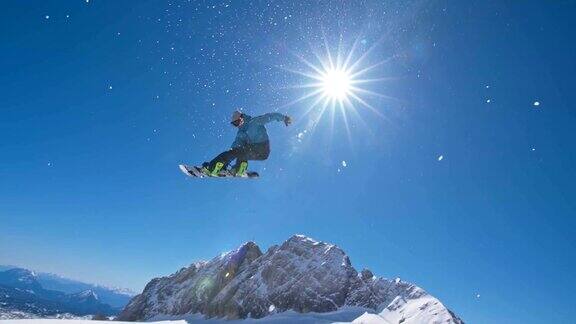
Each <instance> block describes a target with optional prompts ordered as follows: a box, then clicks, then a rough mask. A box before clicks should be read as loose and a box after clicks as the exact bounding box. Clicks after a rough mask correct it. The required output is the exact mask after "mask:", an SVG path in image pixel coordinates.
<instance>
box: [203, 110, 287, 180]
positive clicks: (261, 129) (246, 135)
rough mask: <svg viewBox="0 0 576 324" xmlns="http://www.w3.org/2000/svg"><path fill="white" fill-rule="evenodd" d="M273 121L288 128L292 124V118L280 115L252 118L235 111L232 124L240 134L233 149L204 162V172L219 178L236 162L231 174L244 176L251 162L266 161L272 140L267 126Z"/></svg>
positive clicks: (273, 114) (271, 114) (269, 114)
mask: <svg viewBox="0 0 576 324" xmlns="http://www.w3.org/2000/svg"><path fill="white" fill-rule="evenodd" d="M271 121H282V122H284V124H285V125H286V126H288V125H290V124H291V123H292V118H290V117H289V116H286V115H282V114H280V113H268V114H264V115H262V116H257V117H252V116H250V115H247V114H245V113H242V112H240V111H234V113H232V120H231V122H230V123H231V124H232V125H233V126H234V127H237V128H238V133H237V134H236V139H235V140H234V143H232V148H231V149H229V150H227V151H225V152H222V153H220V154H219V155H218V156H216V157H215V158H214V159H213V160H212V161H210V162H204V163H203V164H202V172H203V173H205V174H208V175H211V176H218V174H219V173H220V171H222V170H226V169H227V168H228V165H229V164H230V162H232V161H233V160H236V163H235V165H234V166H233V167H232V169H230V173H231V174H233V175H235V176H242V175H244V174H245V173H246V170H247V168H248V161H249V160H259V161H262V160H266V159H267V158H268V156H269V155H270V140H269V139H268V133H267V132H266V127H265V125H266V124H267V123H269V122H271Z"/></svg>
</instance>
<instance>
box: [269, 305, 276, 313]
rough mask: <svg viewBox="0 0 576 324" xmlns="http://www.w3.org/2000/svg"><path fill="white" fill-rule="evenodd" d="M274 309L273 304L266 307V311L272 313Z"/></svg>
mask: <svg viewBox="0 0 576 324" xmlns="http://www.w3.org/2000/svg"><path fill="white" fill-rule="evenodd" d="M275 310H276V306H274V305H270V307H268V312H270V313H272V312H274V311H275Z"/></svg>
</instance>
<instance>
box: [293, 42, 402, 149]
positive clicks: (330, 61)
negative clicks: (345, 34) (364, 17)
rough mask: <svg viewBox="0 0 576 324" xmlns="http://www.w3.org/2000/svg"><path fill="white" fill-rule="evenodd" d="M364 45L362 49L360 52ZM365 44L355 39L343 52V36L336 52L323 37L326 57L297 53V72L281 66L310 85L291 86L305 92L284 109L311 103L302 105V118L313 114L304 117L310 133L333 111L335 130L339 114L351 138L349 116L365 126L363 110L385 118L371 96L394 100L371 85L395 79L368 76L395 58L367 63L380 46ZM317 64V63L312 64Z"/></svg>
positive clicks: (332, 118) (315, 53)
mask: <svg viewBox="0 0 576 324" xmlns="http://www.w3.org/2000/svg"><path fill="white" fill-rule="evenodd" d="M360 44H362V45H361V46H362V49H359V47H360ZM364 45H365V41H364V40H362V39H361V38H358V39H356V41H355V42H354V43H353V45H352V46H351V48H350V50H349V51H344V50H342V47H343V46H342V37H340V42H339V43H338V46H337V48H338V50H337V51H336V52H335V53H333V52H332V51H331V50H330V46H329V45H328V42H327V41H326V38H325V37H324V46H323V47H324V54H323V55H319V54H318V53H317V52H315V51H314V50H312V52H313V53H314V56H313V57H312V60H310V59H307V58H305V57H303V56H302V55H298V54H296V53H294V55H295V56H296V58H297V59H298V61H299V62H300V63H302V65H301V66H299V67H298V68H296V69H289V68H286V67H282V69H284V70H287V71H289V72H292V73H295V74H298V75H300V76H302V77H304V78H305V79H307V80H308V81H307V82H303V83H301V84H298V85H295V86H291V87H289V88H295V89H302V90H304V93H303V94H302V95H301V96H300V97H298V98H297V99H295V100H293V101H291V102H289V103H287V104H285V105H284V106H282V107H287V106H292V105H295V104H297V103H301V102H305V101H309V104H305V105H302V106H304V107H305V111H304V113H303V116H302V117H306V116H307V115H308V114H310V115H314V117H312V118H301V120H308V122H309V125H310V127H307V128H308V130H309V131H312V130H314V128H315V127H316V125H317V124H318V122H319V121H320V120H321V119H322V117H323V116H324V115H325V113H326V112H330V115H331V120H332V128H334V120H335V119H334V116H335V114H336V113H337V112H340V114H341V116H342V120H343V122H344V126H345V127H346V131H347V133H348V137H349V138H350V125H349V119H350V118H349V117H350V116H349V115H350V114H351V115H353V116H354V117H357V120H359V121H360V122H361V123H363V124H364V125H363V126H365V122H364V121H363V120H362V118H361V117H360V112H359V110H360V109H361V108H364V109H368V110H369V111H371V112H372V113H374V114H376V115H378V116H379V117H383V115H382V113H381V109H376V108H375V107H373V106H372V105H371V104H370V103H369V99H368V98H369V97H379V98H385V99H393V98H391V97H388V96H386V95H383V94H381V93H378V92H375V91H372V90H370V85H369V84H370V83H373V82H379V81H387V80H391V79H392V78H385V77H377V78H373V77H369V75H372V76H373V74H374V72H375V71H376V68H377V67H381V66H382V65H384V64H385V63H387V62H389V61H390V60H391V59H392V58H393V57H394V56H392V57H389V58H386V59H385V60H383V61H380V62H378V63H375V64H370V63H367V61H369V59H368V57H369V55H370V53H371V52H372V51H373V50H374V48H375V47H376V46H377V45H378V43H375V44H374V45H373V46H372V47H369V48H365V47H364ZM313 62H316V63H313Z"/></svg>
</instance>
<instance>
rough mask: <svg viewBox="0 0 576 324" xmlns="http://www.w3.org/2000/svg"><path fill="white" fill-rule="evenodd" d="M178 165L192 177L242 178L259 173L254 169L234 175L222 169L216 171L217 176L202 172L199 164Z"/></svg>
mask: <svg viewBox="0 0 576 324" xmlns="http://www.w3.org/2000/svg"><path fill="white" fill-rule="evenodd" d="M178 167H179V168H180V171H182V172H183V173H184V174H185V175H187V176H190V177H192V178H243V179H255V178H258V177H259V176H260V175H259V174H258V172H255V171H246V174H244V175H242V176H236V175H234V174H232V173H231V172H230V171H228V170H222V171H220V173H218V176H215V177H213V176H211V175H208V174H206V173H204V172H202V167H201V166H189V165H186V164H179V165H178Z"/></svg>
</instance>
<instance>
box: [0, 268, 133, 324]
mask: <svg viewBox="0 0 576 324" xmlns="http://www.w3.org/2000/svg"><path fill="white" fill-rule="evenodd" d="M132 295H133V294H131V293H130V292H129V291H124V290H118V289H110V288H106V287H102V286H97V285H92V284H87V283H83V282H80V281H76V280H71V279H67V278H63V277H60V276H58V275H54V274H48V273H35V272H33V271H30V270H28V269H23V268H17V267H12V266H0V313H8V312H9V313H19V314H20V313H21V314H24V315H22V317H27V315H26V314H28V315H29V316H30V317H31V316H34V317H44V316H54V315H57V314H72V315H91V314H102V315H115V314H117V313H118V312H119V310H121V309H122V307H123V306H124V305H126V303H127V302H128V301H129V300H130V298H131V296H132Z"/></svg>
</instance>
